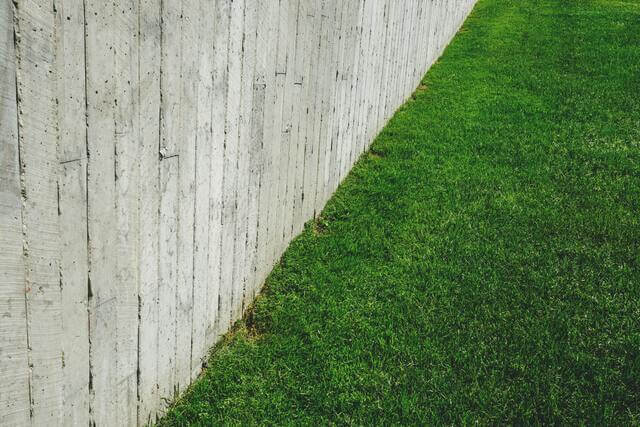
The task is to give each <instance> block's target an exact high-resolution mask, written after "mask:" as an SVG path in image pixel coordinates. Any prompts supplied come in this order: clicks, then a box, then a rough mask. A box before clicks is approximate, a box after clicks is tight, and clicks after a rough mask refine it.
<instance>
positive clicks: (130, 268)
mask: <svg viewBox="0 0 640 427" xmlns="http://www.w3.org/2000/svg"><path fill="white" fill-rule="evenodd" d="M113 18H114V20H113V21H112V29H111V31H112V32H114V33H115V34H114V36H115V40H114V54H115V82H114V83H115V94H114V101H113V110H114V121H115V140H116V141H115V144H116V146H115V156H116V157H115V190H116V230H117V252H116V254H115V257H116V276H115V279H116V285H117V300H116V301H117V309H116V313H117V315H116V317H117V325H116V328H117V330H116V335H117V343H116V351H117V356H116V366H117V377H116V399H117V412H116V419H117V422H118V423H119V424H123V425H131V424H135V423H136V422H137V394H138V390H137V368H138V366H137V360H138V354H137V351H138V262H139V261H138V245H137V243H138V239H137V236H138V229H137V227H138V176H139V175H138V174H139V170H138V167H137V166H138V163H137V162H138V146H139V145H138V136H139V135H138V132H139V129H138V118H139V117H138V103H137V100H138V97H137V90H136V88H137V87H138V86H139V84H138V59H139V58H138V2H137V0H126V1H121V2H119V3H118V4H116V5H114V14H113ZM114 29H115V30H114Z"/></svg>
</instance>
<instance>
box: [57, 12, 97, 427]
mask: <svg viewBox="0 0 640 427" xmlns="http://www.w3.org/2000/svg"><path fill="white" fill-rule="evenodd" d="M56 32H57V54H56V61H57V62H56V69H57V71H56V75H57V77H58V89H57V92H58V95H57V98H58V105H59V116H58V126H59V131H60V139H59V145H58V158H59V161H60V164H61V166H60V176H59V181H58V194H59V196H58V198H59V209H58V215H59V222H60V239H61V241H60V244H61V247H62V250H61V252H60V281H61V282H60V283H61V287H62V326H63V327H62V330H63V338H62V351H63V357H64V365H63V373H64V383H63V389H64V394H63V399H64V413H63V417H64V420H65V422H68V423H70V424H73V425H79V424H84V425H88V424H89V420H90V418H89V329H88V324H87V310H88V305H87V304H88V301H87V300H88V292H87V289H88V283H87V270H88V256H89V254H88V251H87V187H86V184H87V146H86V122H85V121H84V120H79V118H83V117H85V116H86V98H85V61H84V52H85V46H84V5H83V2H82V1H79V0H63V1H60V2H59V3H57V5H56ZM78 58H81V59H80V60H78Z"/></svg>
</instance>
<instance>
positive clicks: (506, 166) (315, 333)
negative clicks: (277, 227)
mask: <svg viewBox="0 0 640 427" xmlns="http://www.w3.org/2000/svg"><path fill="white" fill-rule="evenodd" d="M476 422H477V423H480V424H494V423H500V424H502V423H512V424H521V423H554V424H556V423H557V424H577V423H586V424H591V425H602V424H614V425H622V424H635V425H638V424H640V1H638V0H617V1H616V0H598V1H591V0H481V1H480V2H479V3H478V5H477V6H476V8H475V10H474V12H473V14H472V15H471V17H470V18H469V19H468V21H467V22H466V23H465V25H464V27H463V28H462V30H461V32H460V33H459V34H458V35H457V36H456V38H455V40H454V41H453V43H452V44H451V45H450V46H449V48H448V49H447V50H446V52H445V54H444V56H443V57H442V58H441V59H440V60H439V62H438V63H437V64H436V65H435V66H434V67H433V68H432V69H431V70H430V71H429V73H428V74H427V75H426V77H425V78H424V81H423V85H421V86H420V88H419V89H418V90H417V92H416V93H415V96H414V97H413V99H411V100H410V101H409V102H408V103H407V104H406V105H405V106H404V107H402V108H401V110H400V111H399V112H398V113H397V114H396V115H395V117H394V118H393V119H392V120H391V121H390V123H389V124H388V125H387V127H386V128H385V129H384V130H383V131H382V133H381V134H380V135H379V136H378V138H377V139H376V141H375V142H374V144H373V145H372V148H371V151H370V152H369V153H367V154H365V155H364V156H363V157H362V159H361V160H360V161H359V162H358V164H357V165H356V166H355V168H354V170H353V171H352V173H351V174H350V176H349V177H348V178H347V180H346V181H345V182H344V183H343V185H342V186H341V187H340V188H339V190H338V192H337V193H336V195H335V196H334V197H333V199H332V200H331V201H330V202H329V204H328V206H327V207H326V209H325V210H324V212H322V214H321V216H320V217H319V218H318V220H317V221H315V222H313V223H309V224H308V225H307V228H306V231H305V232H304V233H303V234H302V235H301V236H300V237H299V238H297V239H296V240H295V241H294V242H293V243H292V245H291V246H290V248H289V249H288V251H287V252H286V254H285V255H284V257H283V258H282V261H281V263H280V264H279V265H278V266H277V267H276V268H275V270H274V271H273V273H272V274H271V276H270V278H269V280H268V281H267V284H266V288H265V290H264V292H263V295H262V296H261V297H260V298H259V299H258V300H257V302H256V304H255V307H254V309H253V311H252V312H251V313H250V314H249V315H248V316H247V318H246V319H245V321H243V322H242V323H241V324H239V325H237V327H236V329H235V330H234V332H233V333H231V334H229V336H228V337H227V338H226V339H225V340H224V342H223V343H221V344H220V345H219V346H218V347H217V348H216V349H214V351H213V353H212V356H211V360H210V361H209V367H208V369H207V370H206V372H205V373H204V374H203V376H202V378H201V379H200V380H199V381H198V382H197V383H195V384H194V385H193V386H192V387H191V389H190V390H189V391H188V392H187V393H186V395H185V396H184V397H183V398H182V399H181V400H180V401H178V402H177V403H176V404H175V405H174V406H173V407H172V408H171V410H170V411H169V413H168V415H167V416H166V417H165V418H164V419H163V420H161V422H160V424H162V425H185V424H207V425H208V424H218V423H228V424H236V423H237V424H321V425H323V424H328V423H331V424H359V425H360V424H398V423H401V424H471V423H476Z"/></svg>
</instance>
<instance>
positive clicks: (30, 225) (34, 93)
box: [15, 1, 63, 424]
mask: <svg viewBox="0 0 640 427" xmlns="http://www.w3.org/2000/svg"><path fill="white" fill-rule="evenodd" d="M16 18H17V20H16V26H15V32H16V53H17V96H18V137H19V153H20V154H19V156H20V167H21V177H22V182H21V184H22V202H23V204H22V217H23V239H24V253H25V256H26V257H25V267H26V308H27V313H26V319H27V337H28V346H29V347H28V348H29V350H30V351H29V365H30V367H31V372H30V375H31V377H30V379H31V381H30V385H31V387H30V390H31V416H32V422H33V423H36V424H47V423H59V422H60V421H61V416H62V407H63V406H62V405H63V400H62V392H63V388H62V387H63V374H62V361H63V359H62V347H61V339H62V336H63V335H62V318H61V290H60V246H59V229H58V189H57V182H56V178H57V173H58V159H57V143H58V141H57V139H58V137H57V119H58V118H57V109H56V91H57V78H56V75H55V71H56V70H55V31H54V21H55V16H54V11H53V8H52V7H51V5H50V4H49V2H46V1H23V2H20V3H18V4H16Z"/></svg>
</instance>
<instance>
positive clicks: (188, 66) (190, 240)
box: [168, 0, 200, 393]
mask: <svg viewBox="0 0 640 427" xmlns="http://www.w3.org/2000/svg"><path fill="white" fill-rule="evenodd" d="M197 1H198V0H182V11H181V13H180V16H179V25H180V31H179V33H180V45H179V57H180V70H181V73H180V76H176V78H177V79H178V83H179V85H180V95H179V101H178V102H179V103H180V108H179V111H180V113H179V118H178V120H179V121H178V123H179V130H178V132H179V137H180V139H179V140H177V141H176V142H175V143H176V144H177V153H178V156H179V157H180V159H179V162H178V165H179V171H178V175H179V177H178V204H179V207H178V209H179V211H178V282H177V292H176V300H177V301H176V304H177V317H176V356H175V363H176V383H175V388H176V390H177V393H179V392H180V391H181V390H184V389H186V388H187V386H188V385H189V383H190V382H191V328H192V325H191V321H192V320H193V315H192V310H193V286H194V281H193V259H194V258H193V256H194V255H193V246H194V219H195V218H194V216H195V185H194V182H195V173H196V166H195V163H196V117H197V109H196V103H197V99H198V95H197V93H196V88H197V76H198V70H197V66H198V62H197V61H198V20H199V17H200V13H199V11H198V7H197V4H198V3H197ZM168 30H169V31H174V30H175V29H173V28H168Z"/></svg>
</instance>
